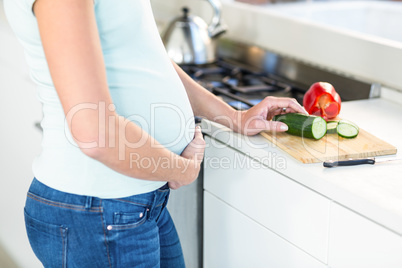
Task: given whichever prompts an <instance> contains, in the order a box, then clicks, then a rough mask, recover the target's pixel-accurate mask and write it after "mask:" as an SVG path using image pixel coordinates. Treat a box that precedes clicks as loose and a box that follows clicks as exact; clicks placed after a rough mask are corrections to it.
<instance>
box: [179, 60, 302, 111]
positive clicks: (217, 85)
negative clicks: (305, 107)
mask: <svg viewBox="0 0 402 268" xmlns="http://www.w3.org/2000/svg"><path fill="white" fill-rule="evenodd" d="M182 68H183V70H184V71H185V72H186V73H187V74H189V75H190V76H191V77H192V78H193V79H194V80H195V81H197V82H198V83H199V84H201V85H202V86H203V87H204V88H206V89H207V90H209V91H211V92H212V93H213V94H215V95H217V96H219V97H220V98H221V99H222V100H224V101H225V102H227V103H228V104H229V105H231V106H232V107H233V108H235V109H238V110H244V109H248V108H250V107H252V106H253V105H255V104H257V103H258V102H260V101H261V100H262V99H264V98H265V97H267V96H275V97H290V98H295V99H296V100H297V101H298V102H299V103H302V102H303V95H304V93H305V92H306V90H307V89H306V88H300V87H298V86H296V85H294V84H292V83H291V82H290V81H286V80H285V79H283V78H281V77H278V76H276V75H273V74H270V73H267V72H264V71H258V70H255V69H253V68H251V67H247V66H244V65H242V64H241V63H238V62H234V61H230V60H225V59H219V60H218V61H217V62H215V63H214V64H209V65H202V66H199V65H186V66H182Z"/></svg>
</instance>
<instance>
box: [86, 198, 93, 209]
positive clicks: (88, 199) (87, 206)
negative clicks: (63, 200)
mask: <svg viewBox="0 0 402 268" xmlns="http://www.w3.org/2000/svg"><path fill="white" fill-rule="evenodd" d="M91 207H92V196H87V200H86V201H85V209H90V208H91Z"/></svg>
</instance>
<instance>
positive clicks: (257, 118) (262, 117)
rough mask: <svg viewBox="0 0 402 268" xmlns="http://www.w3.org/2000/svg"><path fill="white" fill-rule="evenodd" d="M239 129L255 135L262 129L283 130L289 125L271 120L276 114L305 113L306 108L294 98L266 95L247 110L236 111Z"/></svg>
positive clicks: (245, 133)
mask: <svg viewBox="0 0 402 268" xmlns="http://www.w3.org/2000/svg"><path fill="white" fill-rule="evenodd" d="M235 113H236V115H235V120H237V124H236V125H237V129H236V130H237V131H238V132H240V133H242V134H244V135H249V136H251V135H255V134H258V133H260V132H261V131H276V132H283V131H286V130H288V126H287V125H286V124H284V123H281V122H276V121H271V120H272V118H273V117H274V116H275V115H278V114H285V113H303V114H307V112H306V110H305V109H304V108H303V107H302V106H301V105H300V104H299V103H298V102H297V101H296V100H295V99H292V98H276V97H266V98H265V99H263V100H262V101H261V102H260V103H258V104H257V105H255V106H253V107H252V108H250V109H249V110H247V111H236V112H235Z"/></svg>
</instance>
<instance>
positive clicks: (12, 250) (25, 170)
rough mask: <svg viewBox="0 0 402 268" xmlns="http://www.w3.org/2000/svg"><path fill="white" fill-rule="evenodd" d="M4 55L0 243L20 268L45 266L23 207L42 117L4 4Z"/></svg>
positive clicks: (0, 64) (0, 28)
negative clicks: (29, 234) (31, 239)
mask: <svg viewBox="0 0 402 268" xmlns="http://www.w3.org/2000/svg"><path fill="white" fill-rule="evenodd" d="M0 51H1V53H0V113H1V115H2V118H1V121H0V122H1V126H0V129H1V131H0V148H1V150H0V180H1V187H0V211H1V213H2V218H1V219H2V220H1V221H0V244H1V247H2V248H3V250H4V251H5V252H6V253H7V254H8V255H9V256H10V257H11V258H12V259H13V260H14V262H15V263H16V264H17V265H18V266H19V267H23V268H25V267H26V268H35V267H41V265H40V264H39V262H38V261H37V260H36V258H35V256H34V254H33V252H32V250H31V248H30V246H29V242H28V239H27V237H26V233H25V225H24V220H23V207H24V202H25V196H26V191H27V189H28V187H29V184H30V181H31V180H32V176H33V174H32V171H31V162H32V160H33V158H34V157H35V155H36V154H37V153H38V152H39V150H40V141H41V134H40V132H39V131H38V130H37V129H36V128H35V126H34V124H35V122H37V121H39V120H40V119H41V117H42V113H41V107H40V104H39V102H38V100H37V99H36V91H35V86H34V85H33V83H32V82H31V81H30V79H29V77H28V69H27V66H26V64H25V59H24V55H23V50H22V47H21V46H20V44H19V43H18V42H17V40H16V38H15V37H14V35H13V33H12V32H11V29H10V28H9V26H8V24H7V21H6V20H5V17H4V13H3V3H2V1H1V2H0ZM1 247H0V248H1ZM0 255H1V254H0ZM0 263H1V262H0ZM0 266H1V265H0ZM7 268H8V267H7Z"/></svg>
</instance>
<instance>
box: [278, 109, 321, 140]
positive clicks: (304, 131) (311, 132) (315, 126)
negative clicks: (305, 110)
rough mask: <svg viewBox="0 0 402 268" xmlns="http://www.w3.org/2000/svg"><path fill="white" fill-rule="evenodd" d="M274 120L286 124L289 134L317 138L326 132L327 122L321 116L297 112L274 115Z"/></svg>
mask: <svg viewBox="0 0 402 268" xmlns="http://www.w3.org/2000/svg"><path fill="white" fill-rule="evenodd" d="M272 120H274V121H280V122H282V123H285V124H286V125H287V126H288V130H287V131H286V132H287V133H289V134H292V135H296V136H300V137H306V138H310V139H316V140H319V139H321V138H322V137H324V135H325V134H326V133H327V122H325V120H324V119H323V118H322V117H319V116H314V115H304V114H297V113H290V114H283V115H277V116H274V118H273V119H272Z"/></svg>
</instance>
